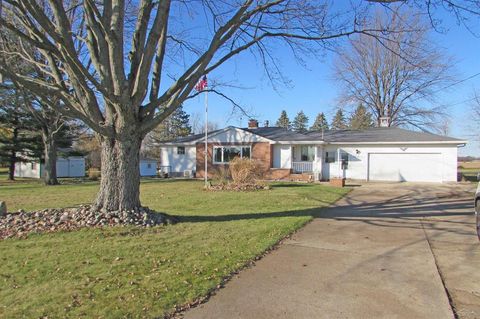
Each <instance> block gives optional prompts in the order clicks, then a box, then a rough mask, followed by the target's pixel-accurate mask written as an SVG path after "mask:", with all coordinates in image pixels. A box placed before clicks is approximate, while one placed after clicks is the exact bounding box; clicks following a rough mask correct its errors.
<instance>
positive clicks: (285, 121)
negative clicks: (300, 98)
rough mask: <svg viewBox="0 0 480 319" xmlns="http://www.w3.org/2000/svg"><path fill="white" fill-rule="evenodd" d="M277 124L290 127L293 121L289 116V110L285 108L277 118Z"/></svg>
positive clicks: (286, 127)
mask: <svg viewBox="0 0 480 319" xmlns="http://www.w3.org/2000/svg"><path fill="white" fill-rule="evenodd" d="M276 126H278V127H283V128H285V129H287V130H288V129H290V126H291V123H290V119H289V118H288V115H287V111H285V110H283V111H282V113H280V117H279V118H278V120H277V123H276Z"/></svg>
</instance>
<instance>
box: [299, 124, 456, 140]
mask: <svg viewBox="0 0 480 319" xmlns="http://www.w3.org/2000/svg"><path fill="white" fill-rule="evenodd" d="M307 136H310V137H311V138H312V139H313V140H317V139H318V140H322V133H321V132H309V133H307ZM323 139H324V141H325V142H327V143H347V142H352V143H353V142H355V143H369V142H374V143H378V142H459V143H461V142H462V141H461V140H459V139H456V138H453V137H448V136H442V135H437V134H432V133H427V132H417V131H410V130H405V129H401V128H398V127H376V128H370V129H365V130H328V131H325V132H324V134H323Z"/></svg>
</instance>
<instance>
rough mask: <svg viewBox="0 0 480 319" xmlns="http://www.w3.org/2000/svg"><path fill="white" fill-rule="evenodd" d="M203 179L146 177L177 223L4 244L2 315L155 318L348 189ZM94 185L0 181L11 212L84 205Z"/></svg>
mask: <svg viewBox="0 0 480 319" xmlns="http://www.w3.org/2000/svg"><path fill="white" fill-rule="evenodd" d="M202 185H203V184H202V183H201V182H199V181H180V180H179V181H156V180H147V181H143V182H142V185H141V193H142V202H143V204H144V205H147V206H149V207H151V208H154V209H155V210H157V211H163V212H166V213H169V214H173V215H177V216H179V217H180V220H181V222H179V223H178V224H176V225H169V226H162V227H155V228H151V229H138V228H133V227H114V228H105V229H95V230H94V229H89V230H86V229H84V230H80V231H75V232H63V233H55V234H42V235H31V236H30V237H29V238H27V239H24V240H19V239H8V240H4V241H0V251H1V254H0V317H1V318H20V317H26V318H39V317H42V316H48V318H91V317H95V318H119V317H125V318H138V317H140V318H141V317H145V318H154V317H161V316H163V315H164V314H166V313H170V312H172V311H174V309H175V306H178V305H182V304H186V303H189V302H192V301H194V300H195V299H197V298H198V297H200V296H204V295H206V294H207V293H208V292H209V291H211V290H212V289H214V288H215V287H216V286H217V285H218V284H219V283H221V281H222V278H225V276H228V275H229V274H230V273H231V272H233V271H235V270H238V269H240V268H242V267H243V266H244V265H245V264H246V263H248V262H249V260H251V259H252V258H254V257H255V256H257V255H259V254H261V253H262V252H263V251H265V250H266V249H268V248H269V247H271V246H272V245H274V244H275V243H276V242H278V240H279V239H281V238H283V237H285V236H286V235H287V234H289V233H291V232H293V231H294V230H296V229H298V228H299V227H301V226H302V225H304V224H305V223H306V222H308V221H309V220H310V219H311V218H312V216H313V215H315V214H317V213H318V211H319V208H320V207H323V206H326V205H328V204H330V203H332V202H334V201H336V200H337V199H338V198H340V197H341V196H342V195H344V194H345V193H346V192H347V191H348V190H347V189H338V188H331V187H328V186H322V185H314V184H295V183H276V184H273V187H272V190H269V191H259V192H252V193H234V192H205V191H203V190H202ZM97 188H98V184H97V183H93V182H89V183H82V184H72V185H60V186H54V187H45V186H43V185H41V184H40V183H37V182H33V181H31V182H21V183H18V184H16V183H15V184H8V185H4V186H0V198H1V199H2V200H6V201H7V205H8V207H9V210H16V209H19V208H23V209H26V210H32V209H40V208H46V207H58V206H71V205H77V204H80V203H88V202H90V201H91V200H92V199H93V197H94V195H95V192H96V191H97Z"/></svg>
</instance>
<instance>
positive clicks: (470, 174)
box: [458, 168, 480, 183]
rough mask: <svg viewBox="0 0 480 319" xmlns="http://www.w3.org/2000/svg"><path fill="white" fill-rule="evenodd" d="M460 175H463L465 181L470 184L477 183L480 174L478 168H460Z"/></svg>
mask: <svg viewBox="0 0 480 319" xmlns="http://www.w3.org/2000/svg"><path fill="white" fill-rule="evenodd" d="M458 172H459V173H462V175H463V176H464V178H465V180H466V181H468V182H475V183H476V182H477V174H478V173H480V169H478V168H459V169H458Z"/></svg>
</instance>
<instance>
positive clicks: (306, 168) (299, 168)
mask: <svg viewBox="0 0 480 319" xmlns="http://www.w3.org/2000/svg"><path fill="white" fill-rule="evenodd" d="M292 170H293V172H294V173H311V172H313V162H292Z"/></svg>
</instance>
